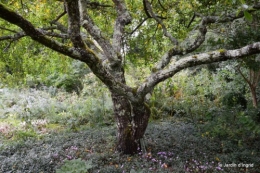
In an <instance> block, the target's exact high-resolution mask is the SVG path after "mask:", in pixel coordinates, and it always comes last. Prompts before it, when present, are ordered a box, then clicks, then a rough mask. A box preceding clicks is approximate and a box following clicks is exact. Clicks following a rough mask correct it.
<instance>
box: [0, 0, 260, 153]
mask: <svg viewBox="0 0 260 173" xmlns="http://www.w3.org/2000/svg"><path fill="white" fill-rule="evenodd" d="M259 9H260V4H254V3H252V4H241V3H240V1H232V2H230V1H225V0H224V1H223V0H219V1H215V2H214V3H212V1H205V0H203V1H202V0H199V1H195V0H194V1H192V0H191V1H189V2H186V1H172V0H171V1H170V0H169V1H166V0H165V1H161V0H156V1H148V0H143V1H132V0H111V1H110V0H101V1H98V2H96V1H90V0H75V1H74V0H73V1H72V0H64V2H63V1H56V2H53V1H50V0H34V1H27V0H23V1H19V2H18V1H2V2H1V3H0V18H1V19H2V20H1V21H0V22H1V27H0V29H1V36H0V40H1V41H3V40H5V41H9V43H10V44H8V46H10V47H11V43H13V42H16V41H17V40H19V39H21V38H23V37H30V38H31V39H32V40H34V41H36V42H38V43H40V44H41V45H42V46H44V47H48V48H50V49H51V50H53V51H56V52H58V53H60V54H61V55H66V56H68V57H70V58H73V59H76V60H79V61H82V62H84V63H86V64H87V65H88V67H89V68H90V69H91V71H92V72H93V73H94V74H95V75H96V76H97V77H98V78H99V79H100V80H101V81H102V82H103V83H104V84H105V85H106V86H107V87H108V89H109V91H110V92H111V96H112V101H113V104H114V106H113V107H114V116H115V121H116V124H117V128H118V133H117V139H118V141H117V150H118V151H119V152H122V153H124V154H134V153H137V152H138V151H139V150H140V148H142V146H141V140H142V138H143V135H144V133H145V130H146V127H147V125H148V120H149V116H150V109H149V106H148V104H147V103H148V102H149V95H150V93H151V92H152V91H153V89H154V87H155V86H156V85H157V84H158V83H160V82H162V81H164V80H166V79H168V78H170V77H173V76H174V75H175V74H176V73H177V72H179V71H181V70H183V69H186V68H189V67H193V66H198V65H201V64H208V63H213V62H220V61H226V60H230V59H238V58H242V57H247V56H250V55H254V54H257V53H260V42H257V40H255V41H254V42H253V43H252V44H249V45H242V46H241V47H239V48H238V49H235V50H226V49H218V50H214V51H210V52H197V53H195V52H196V51H197V50H198V49H199V48H200V46H201V45H202V44H203V43H204V41H205V38H206V35H207V33H208V32H209V31H211V30H214V29H218V28H219V27H220V26H221V25H222V24H224V23H232V22H233V21H235V20H237V19H239V18H244V17H245V18H246V19H247V20H250V18H251V17H252V13H254V12H257V10H259ZM58 13H60V14H59V15H58ZM49 58H51V57H49ZM129 59H130V60H132V61H135V62H138V63H136V69H137V70H138V67H139V66H138V65H140V64H141V65H142V64H144V63H146V65H149V66H151V73H150V74H147V77H146V78H145V79H144V81H140V83H139V84H138V85H137V86H129V85H127V81H126V79H125V70H124V68H125V67H126V66H127V63H125V62H126V61H127V60H129ZM153 62H156V63H154V64H153Z"/></svg>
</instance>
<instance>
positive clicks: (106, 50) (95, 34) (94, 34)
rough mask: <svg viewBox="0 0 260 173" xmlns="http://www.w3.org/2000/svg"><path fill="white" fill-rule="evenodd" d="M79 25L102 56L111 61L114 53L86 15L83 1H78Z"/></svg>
mask: <svg viewBox="0 0 260 173" xmlns="http://www.w3.org/2000/svg"><path fill="white" fill-rule="evenodd" d="M79 6H80V16H81V25H82V26H83V28H84V29H85V30H86V31H87V32H88V33H89V34H90V35H91V36H92V38H93V39H94V40H95V41H96V42H97V43H98V44H99V45H100V47H101V48H102V50H103V51H104V55H105V56H106V58H107V59H109V61H113V60H114V58H115V57H116V53H115V51H114V50H113V47H112V45H111V43H110V42H109V40H108V39H107V38H106V37H105V34H104V33H103V32H102V31H101V29H100V28H99V27H98V26H97V25H96V24H95V23H94V21H93V20H92V19H91V17H90V16H89V15H88V13H87V8H86V6H87V2H86V1H85V0H79Z"/></svg>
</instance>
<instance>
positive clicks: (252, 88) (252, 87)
mask: <svg viewBox="0 0 260 173" xmlns="http://www.w3.org/2000/svg"><path fill="white" fill-rule="evenodd" d="M249 86H250V91H251V95H252V100H253V106H254V107H255V108H257V96H256V87H255V86H253V85H249Z"/></svg>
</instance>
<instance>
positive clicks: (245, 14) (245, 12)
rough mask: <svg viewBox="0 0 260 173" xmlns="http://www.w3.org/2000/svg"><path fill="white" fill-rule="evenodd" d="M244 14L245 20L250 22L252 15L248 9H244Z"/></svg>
mask: <svg viewBox="0 0 260 173" xmlns="http://www.w3.org/2000/svg"><path fill="white" fill-rule="evenodd" d="M244 16H245V19H246V20H247V21H249V22H252V20H253V16H252V15H251V14H250V13H248V11H244Z"/></svg>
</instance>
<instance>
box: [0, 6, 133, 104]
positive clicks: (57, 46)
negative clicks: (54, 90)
mask: <svg viewBox="0 0 260 173" xmlns="http://www.w3.org/2000/svg"><path fill="white" fill-rule="evenodd" d="M0 18H2V19H4V20H5V21H8V22H10V23H12V24H14V25H16V26H18V27H20V28H21V29H22V30H23V31H24V33H25V34H26V35H28V36H30V37H31V39H33V40H34V41H37V42H38V43H40V44H42V45H44V46H46V47H48V48H50V49H52V50H54V51H56V52H59V53H61V54H63V55H66V56H69V57H71V58H73V59H77V60H80V61H82V62H85V63H86V64H87V65H88V66H89V68H90V69H91V70H92V72H93V73H94V74H95V75H96V76H97V77H98V78H99V79H100V80H101V81H102V82H103V83H104V84H105V85H106V86H107V87H108V88H109V89H110V90H111V91H113V92H116V93H118V94H119V95H122V96H126V97H128V98H129V99H130V100H132V101H136V100H137V98H136V97H135V95H134V94H133V92H132V88H131V87H128V86H126V85H125V84H123V83H121V82H118V80H117V79H116V78H115V77H114V76H112V75H111V74H110V73H109V72H108V71H107V70H106V68H104V66H103V65H102V63H101V62H100V60H99V59H98V58H97V57H96V55H95V53H94V52H93V51H92V50H88V49H82V48H80V47H79V48H75V47H68V46H66V45H64V44H62V43H60V42H58V41H56V40H52V39H50V38H48V37H47V36H45V35H44V33H43V32H41V30H40V29H36V28H35V27H34V26H33V25H32V23H30V22H29V21H28V20H26V19H25V18H23V17H22V16H20V15H19V14H17V13H16V12H14V11H12V10H11V9H9V8H7V7H5V6H4V5H3V4H2V3H0ZM72 30H73V29H72Z"/></svg>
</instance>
